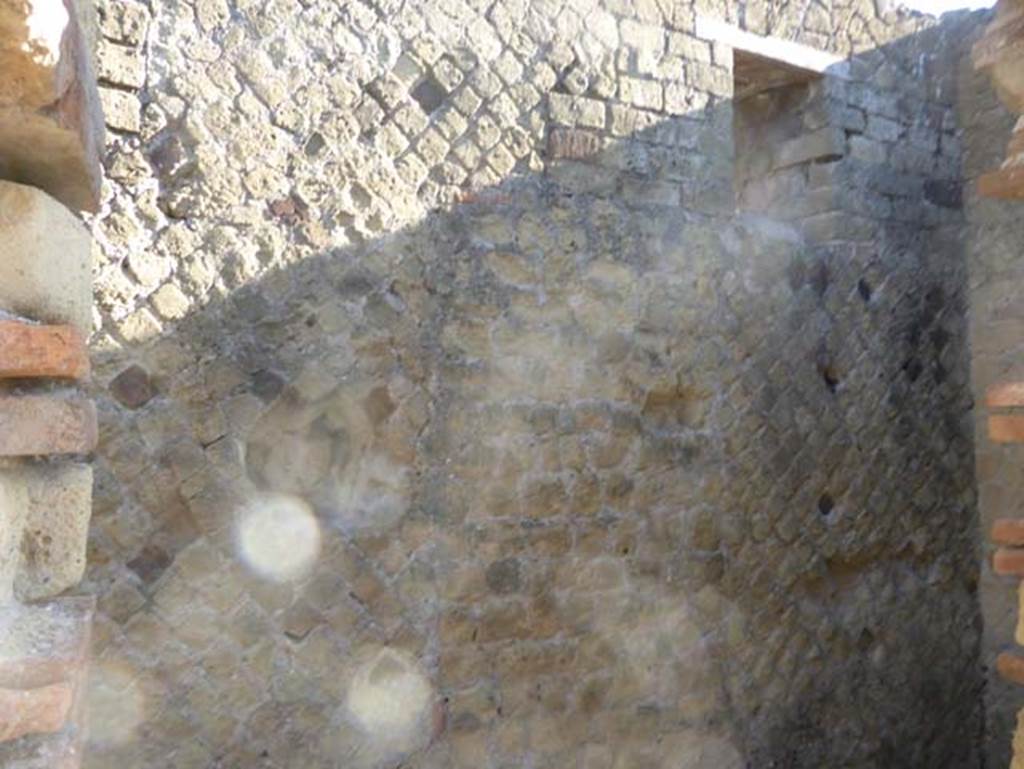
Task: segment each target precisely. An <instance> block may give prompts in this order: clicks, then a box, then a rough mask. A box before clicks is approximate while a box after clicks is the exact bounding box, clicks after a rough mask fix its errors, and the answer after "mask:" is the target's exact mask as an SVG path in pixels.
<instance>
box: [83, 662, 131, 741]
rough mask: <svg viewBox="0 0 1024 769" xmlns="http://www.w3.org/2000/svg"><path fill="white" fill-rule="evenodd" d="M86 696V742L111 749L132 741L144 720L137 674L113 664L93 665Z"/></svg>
mask: <svg viewBox="0 0 1024 769" xmlns="http://www.w3.org/2000/svg"><path fill="white" fill-rule="evenodd" d="M87 692H88V693H87V695H86V712H87V713H88V714H89V719H88V720H89V742H90V743H91V744H93V745H96V746H99V747H110V746H115V745H123V744H125V743H126V742H128V741H129V740H131V739H132V738H133V737H134V736H135V731H136V729H138V727H139V725H140V724H141V723H142V722H143V720H144V719H145V717H146V698H145V695H144V693H143V686H142V683H141V682H140V680H139V675H138V673H137V672H136V671H133V670H132V669H131V668H129V667H128V666H127V665H123V664H119V663H115V662H101V663H99V664H94V665H93V666H92V669H91V670H90V671H89V686H88V689H87Z"/></svg>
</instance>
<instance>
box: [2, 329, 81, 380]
mask: <svg viewBox="0 0 1024 769" xmlns="http://www.w3.org/2000/svg"><path fill="white" fill-rule="evenodd" d="M88 375H89V355H88V353H87V352H86V349H85V339H84V338H83V336H82V334H81V333H80V332H79V331H78V330H77V329H75V328H74V327H72V326H38V325H33V324H30V323H23V322H20V321H6V320H0V379H24V378H29V377H52V378H57V379H84V378H85V377H87V376H88Z"/></svg>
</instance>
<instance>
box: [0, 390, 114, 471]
mask: <svg viewBox="0 0 1024 769" xmlns="http://www.w3.org/2000/svg"><path fill="white" fill-rule="evenodd" d="M97 438H98V434H97V427H96V407H95V406H94V405H93V403H92V401H90V400H88V399H86V398H84V397H82V396H80V395H70V396H60V395H6V396H0V456H4V457H19V456H36V455H43V454H85V453H88V452H90V451H92V450H93V449H95V448H96V441H97Z"/></svg>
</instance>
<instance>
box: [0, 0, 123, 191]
mask: <svg viewBox="0 0 1024 769" xmlns="http://www.w3.org/2000/svg"><path fill="white" fill-rule="evenodd" d="M76 4H77V5H88V3H76V2H75V1H74V0H5V2H3V3H2V4H0V30H3V36H2V41H0V71H2V72H3V73H4V78H3V83H0V178H3V179H9V180H12V181H16V182H21V183H23V184H29V185H32V186H34V187H38V188H40V189H43V190H46V191H47V192H48V193H50V194H51V195H53V197H55V198H56V199H57V200H59V201H61V202H62V203H63V204H64V205H66V206H68V207H69V208H71V209H72V210H76V211H77V210H87V211H95V210H96V208H97V207H98V205H99V199H100V181H101V174H102V172H101V167H100V157H101V154H102V150H103V141H104V137H103V118H102V114H101V112H100V103H99V94H98V92H97V89H96V80H95V77H94V76H93V73H92V64H91V59H92V54H91V51H90V50H89V43H88V39H87V35H86V34H85V33H84V31H83V29H82V28H81V19H80V16H79V13H78V12H77V10H76V8H75V6H76Z"/></svg>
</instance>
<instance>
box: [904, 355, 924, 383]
mask: <svg viewBox="0 0 1024 769" xmlns="http://www.w3.org/2000/svg"><path fill="white" fill-rule="evenodd" d="M922 371H924V366H922V365H921V361H919V360H918V359H917V358H910V359H909V360H908V361H907V362H906V363H904V364H903V373H904V374H906V375H907V379H909V380H910V381H911V382H916V381H917V378H918V377H919V376H921V372H922Z"/></svg>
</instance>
